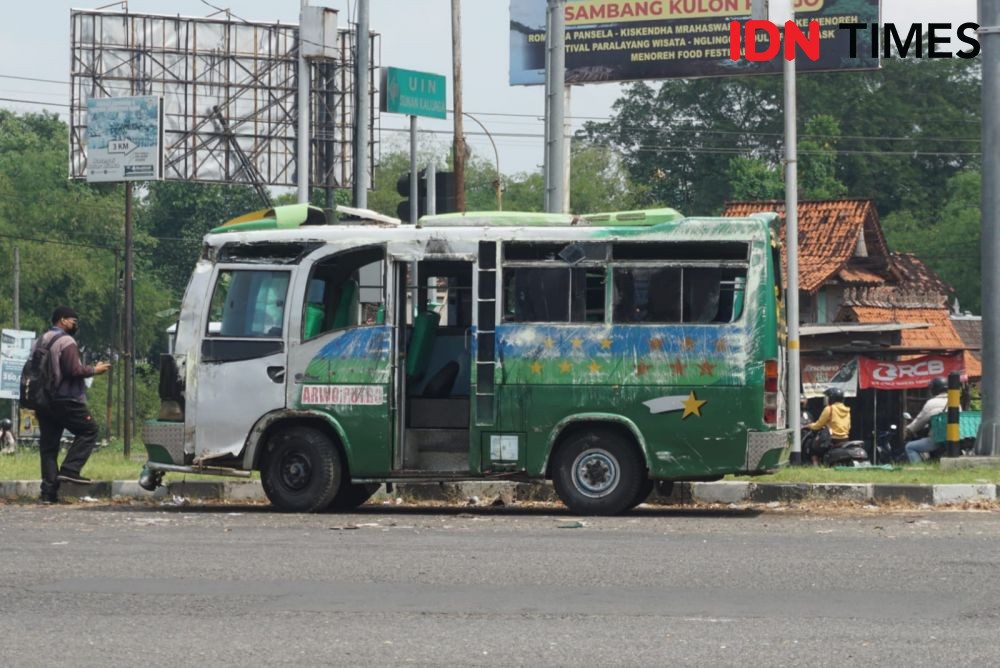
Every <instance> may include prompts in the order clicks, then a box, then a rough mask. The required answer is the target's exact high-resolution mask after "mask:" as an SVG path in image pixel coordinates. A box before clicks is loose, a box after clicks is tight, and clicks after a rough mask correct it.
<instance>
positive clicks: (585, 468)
mask: <svg viewBox="0 0 1000 668" xmlns="http://www.w3.org/2000/svg"><path fill="white" fill-rule="evenodd" d="M573 474H574V475H573V478H574V481H575V482H576V488H577V489H578V490H580V492H582V493H583V494H585V495H587V496H590V497H598V496H603V495H605V494H607V493H609V492H610V491H612V490H613V489H614V488H615V487H616V486H617V485H618V475H619V472H618V463H617V462H616V461H615V460H614V458H613V457H612V456H611V455H610V454H608V453H607V452H605V451H604V450H587V451H586V452H582V453H580V455H579V456H578V457H577V458H576V461H575V462H574V463H573Z"/></svg>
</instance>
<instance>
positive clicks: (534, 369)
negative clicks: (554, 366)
mask: <svg viewBox="0 0 1000 668" xmlns="http://www.w3.org/2000/svg"><path fill="white" fill-rule="evenodd" d="M541 372H542V365H541V364H540V363H538V362H532V363H531V373H533V374H540V373H541Z"/></svg>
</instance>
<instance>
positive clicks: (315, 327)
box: [303, 302, 326, 339]
mask: <svg viewBox="0 0 1000 668" xmlns="http://www.w3.org/2000/svg"><path fill="white" fill-rule="evenodd" d="M325 319H326V309H325V308H324V307H323V305H322V304H316V303H314V302H309V303H308V304H306V327H305V332H304V333H303V338H304V339H311V338H313V337H314V336H319V335H320V334H322V333H323V321H324V320H325Z"/></svg>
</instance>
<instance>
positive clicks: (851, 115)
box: [583, 58, 980, 215]
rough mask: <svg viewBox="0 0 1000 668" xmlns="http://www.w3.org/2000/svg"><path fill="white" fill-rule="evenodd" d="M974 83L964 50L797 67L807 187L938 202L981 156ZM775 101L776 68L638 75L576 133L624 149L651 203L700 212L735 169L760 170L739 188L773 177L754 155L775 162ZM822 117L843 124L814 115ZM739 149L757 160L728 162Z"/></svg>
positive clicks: (974, 68) (717, 205) (887, 203)
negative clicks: (609, 108)
mask: <svg viewBox="0 0 1000 668" xmlns="http://www.w3.org/2000/svg"><path fill="white" fill-rule="evenodd" d="M979 88H980V68H979V65H978V64H977V62H976V61H970V60H965V59H959V58H956V59H934V60H929V59H900V58H893V59H888V60H885V61H883V67H882V69H880V70H878V71H871V72H835V73H823V74H808V75H802V76H800V77H799V78H798V92H799V96H798V104H799V108H798V111H799V118H800V119H802V120H803V122H806V121H809V122H815V123H816V124H817V125H816V127H805V128H800V133H801V134H800V137H799V139H800V142H801V144H802V145H801V146H800V149H809V150H810V153H808V154H806V153H804V154H803V155H802V156H800V157H801V158H802V160H801V162H802V164H801V169H800V170H799V172H800V177H801V179H802V182H803V184H805V191H806V192H807V193H809V194H815V195H823V196H826V195H827V194H831V193H840V192H841V190H842V189H841V188H840V187H839V185H838V183H839V184H843V186H844V188H845V189H844V190H843V192H844V193H846V194H850V195H851V196H852V197H871V198H873V199H875V200H876V203H877V205H878V208H879V212H880V213H881V214H882V215H888V214H889V213H891V212H893V211H897V210H900V209H907V208H909V209H920V208H929V207H931V206H933V204H934V203H936V202H940V201H942V200H943V199H944V197H945V196H946V193H945V184H946V183H947V181H948V179H949V178H950V177H951V176H954V175H955V174H957V173H959V172H962V171H964V170H966V169H970V168H972V169H975V168H977V167H978V164H979V156H978V151H979V139H978V136H977V135H978V126H979V121H980V105H979V99H980V94H979ZM782 105H783V97H782V81H781V77H776V76H760V77H729V78H721V79H696V80H670V81H665V82H663V83H662V84H660V85H659V87H658V88H653V87H652V86H650V85H649V84H646V83H636V84H632V85H631V86H629V87H627V88H626V89H625V91H624V94H623V95H622V97H621V98H619V100H618V101H617V102H616V103H615V106H614V111H613V115H612V118H611V119H610V120H609V121H607V122H603V123H589V124H587V125H586V126H585V128H584V131H583V135H584V136H586V137H588V138H589V139H591V140H592V141H594V142H596V143H601V144H606V145H608V146H610V147H611V148H612V149H613V150H614V151H615V152H617V153H618V154H619V155H621V157H622V161H623V163H624V165H625V168H626V169H627V171H628V174H629V177H630V179H631V181H632V182H634V183H643V184H647V185H648V191H647V203H653V202H665V203H668V204H671V205H673V206H676V207H677V208H679V209H681V210H682V211H684V212H685V213H691V214H707V213H713V212H718V211H719V210H721V207H722V205H723V202H724V201H725V200H726V199H727V198H728V197H730V196H731V195H732V193H733V192H734V191H733V189H732V184H731V182H730V176H731V174H732V173H733V172H732V170H733V169H735V170H736V171H737V173H742V175H743V176H754V177H755V179H756V180H757V183H756V184H755V183H754V180H753V179H751V180H750V181H749V182H741V183H740V184H738V185H739V187H740V188H742V189H746V188H748V187H751V186H752V187H751V190H753V189H755V188H758V187H763V189H764V190H765V191H766V190H768V189H769V188H770V186H771V185H773V181H772V180H769V179H764V180H763V181H762V182H761V180H760V179H761V177H762V176H766V175H765V174H761V165H763V166H764V167H769V168H774V167H776V166H777V165H780V164H781V158H782V153H783V147H782V137H783V110H782ZM824 116H825V117H827V119H832V121H833V123H836V124H838V125H839V131H837V130H836V128H834V127H833V124H832V123H831V122H830V120H826V119H823V120H816V121H813V119H820V118H821V117H824ZM737 156H739V157H743V158H749V159H752V160H757V161H760V165H757V166H756V167H754V166H752V165H749V164H747V163H737V164H736V165H732V164H731V160H732V158H734V157H737ZM831 156H836V157H835V160H833V161H831V159H830V158H831ZM831 162H833V163H834V164H831ZM817 170H818V171H817Z"/></svg>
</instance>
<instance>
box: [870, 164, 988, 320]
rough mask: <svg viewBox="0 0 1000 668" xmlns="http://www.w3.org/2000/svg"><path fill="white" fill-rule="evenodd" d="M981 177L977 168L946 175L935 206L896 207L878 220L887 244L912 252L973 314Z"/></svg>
mask: <svg viewBox="0 0 1000 668" xmlns="http://www.w3.org/2000/svg"><path fill="white" fill-rule="evenodd" d="M981 182H982V177H981V175H980V173H979V172H978V171H976V170H968V171H965V172H962V173H960V174H957V175H955V176H953V177H952V178H950V179H949V180H948V182H947V184H946V193H947V194H946V198H945V200H944V201H943V202H942V203H941V205H940V206H939V207H935V208H934V209H930V210H912V209H906V210H903V211H897V212H895V213H893V214H890V215H889V216H887V217H886V218H885V219H884V220H883V221H882V226H883V228H884V229H885V233H886V237H887V239H888V241H889V245H890V247H891V248H893V249H894V250H898V251H906V252H911V253H914V254H915V255H916V256H917V257H919V258H920V259H921V260H922V261H923V262H924V263H925V264H927V266H928V267H930V268H931V269H933V270H934V271H936V272H937V273H938V274H939V275H940V276H941V278H942V279H943V280H944V281H945V282H946V283H948V284H950V285H951V286H952V287H954V288H955V294H956V296H957V297H958V299H959V302H960V303H961V305H962V308H963V309H966V310H971V311H973V312H975V313H978V312H979V310H980V306H981V294H980V289H981V271H982V266H981V261H980V260H981V259H980V241H981V227H980V226H981V223H982V221H981V215H980V192H981Z"/></svg>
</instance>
